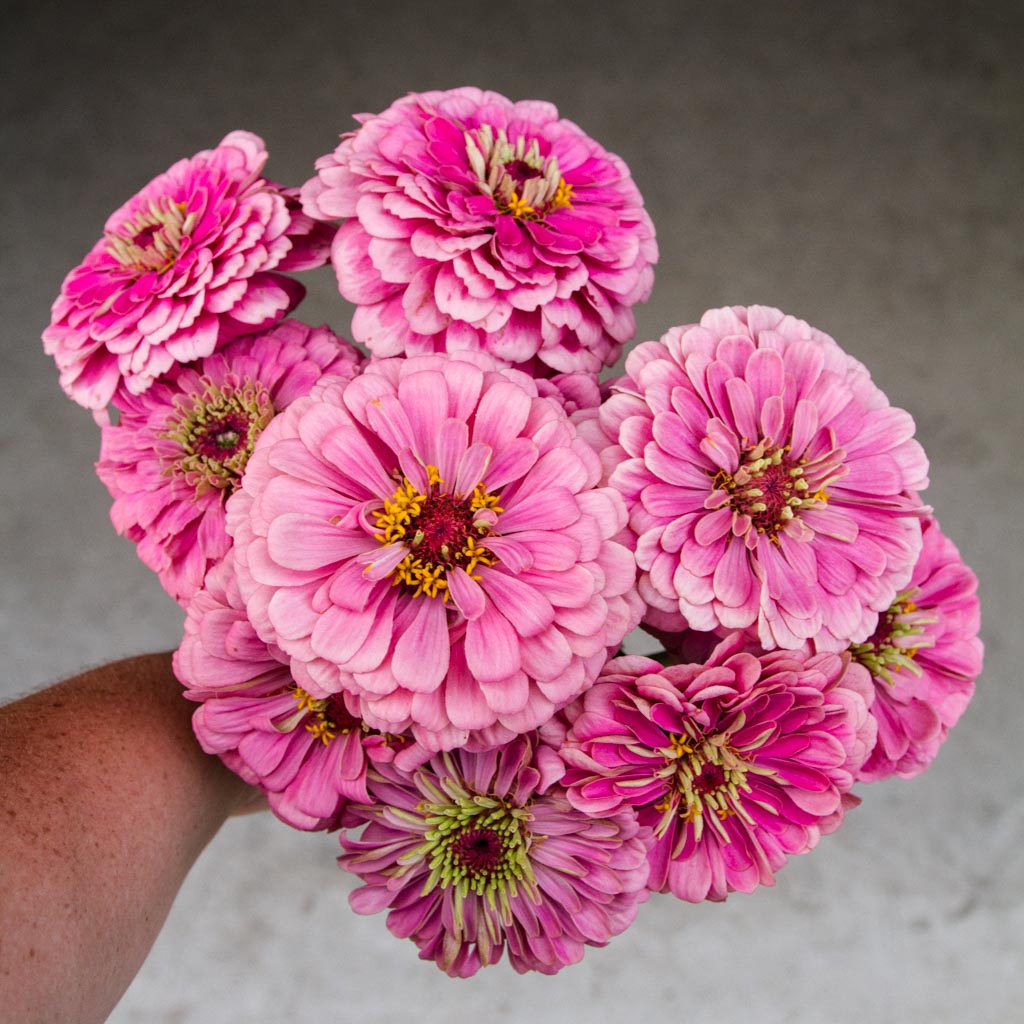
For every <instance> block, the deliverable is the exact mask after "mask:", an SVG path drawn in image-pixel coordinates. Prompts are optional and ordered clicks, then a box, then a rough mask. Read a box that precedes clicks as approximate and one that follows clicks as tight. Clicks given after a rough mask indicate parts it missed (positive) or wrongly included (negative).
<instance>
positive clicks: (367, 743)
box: [174, 563, 412, 829]
mask: <svg viewBox="0 0 1024 1024" xmlns="http://www.w3.org/2000/svg"><path fill="white" fill-rule="evenodd" d="M174 671H175V673H176V675H177V676H178V678H179V679H180V680H181V682H182V683H183V684H184V685H185V686H186V687H187V689H186V696H187V697H189V698H190V699H192V700H196V701H200V702H201V703H200V706H199V707H198V708H197V709H196V711H195V713H194V714H193V716H192V726H193V729H194V730H195V734H196V737H197V739H198V740H199V743H200V745H201V746H202V748H203V750H205V751H206V752H207V753H208V754H218V755H219V756H220V757H221V758H222V759H223V760H224V762H225V763H226V764H227V765H228V766H229V767H230V768H231V769H232V770H233V771H235V772H236V773H237V774H239V775H240V776H241V777H242V778H243V779H245V780H246V782H248V783H250V784H251V785H254V786H258V787H259V788H260V789H261V790H262V791H263V792H264V793H266V795H267V800H268V802H269V803H270V807H271V809H272V810H273V811H274V813H275V814H276V815H277V816H278V817H279V818H281V819H282V820H283V821H286V822H287V823H288V824H289V825H292V826H294V827H295V828H300V829H322V828H331V827H336V826H337V824H338V822H339V813H340V811H341V809H342V807H343V806H344V804H345V801H346V800H362V801H366V800H369V796H368V794H367V791H366V770H367V767H368V766H369V764H370V763H371V762H383V761H390V760H391V759H392V758H393V757H394V756H395V753H396V751H397V750H403V751H411V748H412V744H411V743H409V742H408V741H407V740H406V739H405V738H403V737H395V736H384V735H381V734H380V733H378V732H376V731H375V730H372V729H369V728H368V727H367V726H366V724H365V723H364V722H362V721H361V720H360V719H359V718H358V717H357V716H355V715H353V714H352V712H351V710H350V709H349V706H348V703H347V702H346V701H345V699H344V698H342V697H341V696H338V697H332V698H329V699H327V700H317V699H315V698H314V697H312V696H311V695H310V694H308V693H306V692H305V691H304V690H303V689H302V688H301V687H299V686H297V685H296V683H295V681H294V680H293V679H292V676H291V673H290V672H289V671H288V658H287V656H286V655H284V654H283V653H282V652H281V651H280V650H278V649H277V648H276V647H274V646H273V645H272V644H266V643H264V642H263V641H262V640H260V638H259V637H258V636H257V635H256V631H255V630H254V629H253V628H252V626H251V625H250V623H249V620H248V619H247V618H246V615H245V605H244V603H243V602H242V599H241V595H240V594H239V591H238V584H237V582H236V580H235V577H234V574H233V572H232V570H231V567H230V565H229V564H228V563H221V564H220V565H218V566H217V567H215V568H214V569H213V570H211V572H210V574H209V576H208V577H207V580H206V585H205V586H204V588H203V589H202V590H200V591H199V593H197V594H196V596H195V597H194V599H193V600H192V601H191V602H190V603H189V607H188V617H187V618H186V620H185V636H184V638H183V639H182V642H181V646H180V647H179V648H178V650H177V651H176V652H175V654H174Z"/></svg>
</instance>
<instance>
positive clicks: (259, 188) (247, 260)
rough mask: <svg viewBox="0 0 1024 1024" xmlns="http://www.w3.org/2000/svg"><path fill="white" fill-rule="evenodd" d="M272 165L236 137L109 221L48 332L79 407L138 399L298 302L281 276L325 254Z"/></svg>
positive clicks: (252, 143)
mask: <svg viewBox="0 0 1024 1024" xmlns="http://www.w3.org/2000/svg"><path fill="white" fill-rule="evenodd" d="M266 159H267V152H266V149H265V148H264V145H263V140H262V139H260V138H259V137H258V136H256V135H252V134H251V133H249V132H241V131H236V132H232V133H231V134H230V135H228V136H226V137H225V138H224V140H223V141H222V142H221V143H220V145H218V146H217V147H216V149H213V150H207V151H204V152H201V153H198V154H196V156H194V157H192V158H191V159H186V160H180V161H178V163H176V164H174V166H173V167H171V168H170V169H169V170H167V171H166V172H165V173H163V174H161V175H160V176H159V177H157V178H155V179H154V180H153V181H151V182H150V183H149V184H148V185H146V187H145V188H144V189H143V190H142V191H141V192H139V193H138V194H137V195H136V196H134V197H133V198H132V199H130V200H129V201H128V202H127V203H126V204H125V205H124V206H122V207H121V208H120V209H119V210H117V211H115V212H114V213H113V214H112V215H111V216H110V218H109V219H108V220H107V223H106V225H105V226H104V235H103V238H101V239H100V240H99V241H98V242H97V243H96V245H95V246H94V247H93V249H92V251H91V252H90V253H89V255H88V256H87V257H86V258H85V261H84V262H83V263H82V264H81V265H79V266H78V267H76V268H75V269H74V270H72V271H71V273H70V274H68V276H67V277H66V278H65V280H64V284H63V286H62V288H61V293H60V296H59V297H58V298H57V300H56V302H55V303H54V305H53V315H52V320H51V323H50V326H49V327H48V328H47V329H46V330H45V331H44V332H43V346H44V348H45V349H46V352H47V353H48V354H49V355H52V356H53V357H54V359H55V360H56V362H57V366H58V368H59V369H60V371H61V374H60V382H61V387H63V388H64V390H65V391H66V392H67V394H68V395H69V396H70V397H71V398H73V399H74V400H75V401H76V402H78V403H79V404H80V405H84V406H86V407H87V408H91V409H103V408H105V407H106V405H107V404H108V403H109V402H110V401H111V400H112V399H113V398H114V397H115V395H117V396H119V397H123V395H124V394H126V393H130V394H140V393H142V392H143V391H145V390H146V389H147V388H148V387H149V386H150V385H151V384H152V383H153V381H154V380H155V379H156V378H157V377H159V376H160V375H161V374H165V373H167V371H168V370H170V369H171V367H172V366H173V365H174V364H175V363H176V362H177V363H187V362H191V361H192V360H194V359H199V358H201V357H203V356H208V355H210V353H211V352H213V350H214V349H215V348H216V347H217V346H218V345H219V344H222V343H223V342H224V341H226V340H228V339H229V338H231V337H234V336H236V335H239V334H246V333H249V332H251V331H255V330H258V329H260V328H263V327H267V326H269V325H270V324H272V323H274V322H275V321H276V320H279V319H280V318H281V317H282V316H284V315H285V314H286V313H287V312H288V311H289V310H290V309H292V308H294V306H295V305H296V304H297V303H298V302H299V300H300V299H301V298H302V295H303V293H304V289H303V288H302V286H301V285H300V284H299V283H298V282H296V281H294V280H292V279H291V278H288V277H283V276H282V275H281V274H280V273H277V271H281V270H290V269H304V268H306V267H310V266H314V265H316V264H317V263H318V262H319V261H320V260H321V259H322V258H323V257H324V255H325V254H324V253H323V251H322V247H321V246H319V245H318V244H316V240H317V238H318V237H319V232H317V231H314V230H313V229H312V228H311V227H310V225H309V222H308V220H307V219H306V218H305V217H303V216H302V215H301V214H300V213H299V212H298V211H297V210H296V209H295V208H294V203H293V201H292V200H290V199H289V198H288V197H287V196H286V195H284V194H283V193H282V190H281V189H280V188H279V187H278V186H275V185H273V184H271V183H270V182H268V181H266V180H264V179H263V178H261V177H260V171H261V170H262V168H263V165H264V163H265V162H266ZM290 204H291V206H290ZM293 231H294V232H295V234H296V235H297V236H298V243H299V244H298V245H296V246H295V247H294V252H293V243H292V239H291V237H290V236H291V234H292V232H293ZM118 404H120V403H118Z"/></svg>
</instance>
